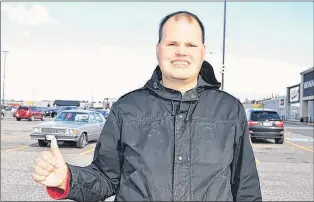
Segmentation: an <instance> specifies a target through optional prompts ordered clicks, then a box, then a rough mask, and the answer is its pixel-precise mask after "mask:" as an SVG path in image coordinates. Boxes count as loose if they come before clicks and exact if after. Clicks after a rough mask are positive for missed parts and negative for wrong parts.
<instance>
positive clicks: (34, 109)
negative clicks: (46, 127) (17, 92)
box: [30, 107, 39, 112]
mask: <svg viewBox="0 0 314 202" xmlns="http://www.w3.org/2000/svg"><path fill="white" fill-rule="evenodd" d="M30 110H31V111H34V112H36V111H39V109H37V108H36V107H31V108H30Z"/></svg>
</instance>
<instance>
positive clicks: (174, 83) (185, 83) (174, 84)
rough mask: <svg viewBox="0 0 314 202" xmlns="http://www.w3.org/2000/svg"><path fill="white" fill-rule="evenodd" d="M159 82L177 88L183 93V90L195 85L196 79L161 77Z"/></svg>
mask: <svg viewBox="0 0 314 202" xmlns="http://www.w3.org/2000/svg"><path fill="white" fill-rule="evenodd" d="M160 83H161V84H162V85H163V86H165V87H166V88H170V89H173V90H177V91H179V92H181V94H182V95H183V94H184V93H185V92H187V91H189V90H190V89H192V88H195V87H196V86H197V79H193V80H192V81H170V80H168V79H162V80H161V81H160Z"/></svg>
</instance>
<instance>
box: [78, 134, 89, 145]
mask: <svg viewBox="0 0 314 202" xmlns="http://www.w3.org/2000/svg"><path fill="white" fill-rule="evenodd" d="M86 136H87V135H86V134H85V133H82V135H81V137H80V139H79V140H78V141H77V143H76V147H77V148H84V147H85V145H86V144H87V137H86Z"/></svg>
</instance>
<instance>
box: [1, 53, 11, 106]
mask: <svg viewBox="0 0 314 202" xmlns="http://www.w3.org/2000/svg"><path fill="white" fill-rule="evenodd" d="M1 52H3V53H4V62H3V90H2V106H4V92H5V65H6V58H7V53H9V51H6V50H3V51H1Z"/></svg>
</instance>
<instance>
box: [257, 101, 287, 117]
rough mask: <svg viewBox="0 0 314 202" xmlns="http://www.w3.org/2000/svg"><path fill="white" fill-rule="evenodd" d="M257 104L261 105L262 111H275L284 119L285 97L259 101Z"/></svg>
mask: <svg viewBox="0 0 314 202" xmlns="http://www.w3.org/2000/svg"><path fill="white" fill-rule="evenodd" d="M258 103H260V104H262V105H263V108H264V109H271V110H274V111H276V112H277V113H278V114H279V116H280V117H281V118H282V119H283V120H285V119H286V108H285V106H286V96H281V97H278V98H272V99H265V100H259V101H258Z"/></svg>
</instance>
